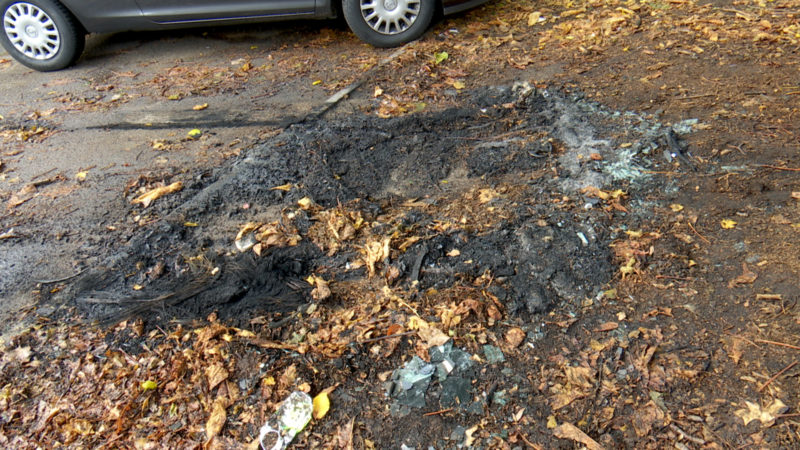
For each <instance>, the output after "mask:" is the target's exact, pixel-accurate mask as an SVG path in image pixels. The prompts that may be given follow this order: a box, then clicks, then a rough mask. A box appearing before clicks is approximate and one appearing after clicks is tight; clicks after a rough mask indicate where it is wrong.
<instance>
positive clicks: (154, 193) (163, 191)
mask: <svg viewBox="0 0 800 450" xmlns="http://www.w3.org/2000/svg"><path fill="white" fill-rule="evenodd" d="M181 189H183V183H181V182H180V181H176V182H174V183H172V184H170V185H169V186H161V187H157V188H155V189H153V190H150V191H147V192H145V193H144V194H142V195H140V196H138V197H136V198H135V199H133V200H132V201H131V203H133V204H136V203H141V204H142V206H144V207H145V208H147V207H148V206H150V204H151V203H153V202H154V201H156V200H158V199H159V198H161V197H163V196H165V195H167V194H172V193H173V192H178V191H180V190H181Z"/></svg>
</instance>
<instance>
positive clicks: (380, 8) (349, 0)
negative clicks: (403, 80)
mask: <svg viewBox="0 0 800 450" xmlns="http://www.w3.org/2000/svg"><path fill="white" fill-rule="evenodd" d="M436 4H437V2H436V0H342V12H343V13H344V18H345V20H346V21H347V24H348V25H349V26H350V29H351V30H353V33H355V34H356V36H358V37H359V38H361V39H362V40H364V41H365V42H368V43H369V44H372V45H374V46H376V47H396V46H398V45H401V44H405V43H406V42H410V41H413V40H414V39H416V38H418V37H420V36H422V33H424V32H425V30H427V29H428V26H429V25H430V24H431V20H433V14H434V12H435V9H436Z"/></svg>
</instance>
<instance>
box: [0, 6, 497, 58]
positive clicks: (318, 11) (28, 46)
mask: <svg viewBox="0 0 800 450" xmlns="http://www.w3.org/2000/svg"><path fill="white" fill-rule="evenodd" d="M485 1H486V0H231V1H222V0H194V1H190V0H0V14H1V15H2V18H3V19H2V20H3V32H2V33H0V43H2V45H3V47H5V49H6V50H8V52H9V53H10V54H11V56H13V57H14V59H16V60H17V61H19V62H20V63H22V64H24V65H26V66H28V67H30V68H32V69H35V70H40V71H50V70H59V69H63V68H65V67H68V66H69V65H71V64H73V63H74V62H75V60H77V59H78V57H79V56H80V54H81V52H82V51H83V46H84V40H85V36H86V34H87V33H107V32H113V31H125V30H158V29H166V28H177V27H196V26H201V25H222V24H231V23H243V22H262V21H270V20H287V19H329V18H334V17H337V16H338V15H339V13H341V14H342V15H343V16H344V18H345V20H346V21H347V24H348V25H349V26H350V28H351V29H352V30H353V32H354V33H355V34H356V35H357V36H358V37H360V38H361V39H363V40H364V41H366V42H368V43H370V44H372V45H374V46H377V47H394V46H397V45H400V44H404V43H406V42H409V41H411V40H414V39H416V38H418V37H419V36H421V35H422V33H424V32H425V30H426V29H427V28H428V26H429V25H430V23H431V21H432V20H433V17H434V15H435V14H436V13H443V14H452V13H456V12H460V11H464V10H467V9H469V8H472V7H475V6H477V5H479V4H481V3H484V2H485Z"/></svg>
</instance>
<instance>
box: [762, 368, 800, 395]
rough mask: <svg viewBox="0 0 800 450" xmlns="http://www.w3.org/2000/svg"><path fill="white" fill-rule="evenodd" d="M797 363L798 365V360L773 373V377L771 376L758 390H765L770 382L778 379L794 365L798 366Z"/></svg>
mask: <svg viewBox="0 0 800 450" xmlns="http://www.w3.org/2000/svg"><path fill="white" fill-rule="evenodd" d="M796 365H797V361H795V362H793V363H791V364H789V365H788V366H786V367H784V368H783V369H781V371H780V372H778V373H776V374H775V375H773V376H772V378H770V379H769V380H767V381H766V382H765V383H764V384H762V385H761V387H760V388H758V392H761V391H763V390H764V388H765V387H767V386H769V384H770V383H772V382H773V381H775V380H776V379H777V378H778V377H779V376H781V375H783V374H784V373H785V372H786V371H787V370H789V369H791V368H792V367H794V366H796Z"/></svg>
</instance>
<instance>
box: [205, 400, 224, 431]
mask: <svg viewBox="0 0 800 450" xmlns="http://www.w3.org/2000/svg"><path fill="white" fill-rule="evenodd" d="M226 420H227V416H226V414H225V403H224V401H223V400H222V399H217V400H214V404H213V405H212V406H211V415H210V416H209V417H208V420H207V421H206V437H207V438H208V440H211V438H213V437H214V436H216V435H218V434H219V432H220V431H222V427H223V426H225V421H226Z"/></svg>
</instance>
